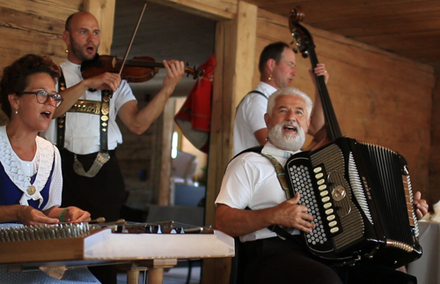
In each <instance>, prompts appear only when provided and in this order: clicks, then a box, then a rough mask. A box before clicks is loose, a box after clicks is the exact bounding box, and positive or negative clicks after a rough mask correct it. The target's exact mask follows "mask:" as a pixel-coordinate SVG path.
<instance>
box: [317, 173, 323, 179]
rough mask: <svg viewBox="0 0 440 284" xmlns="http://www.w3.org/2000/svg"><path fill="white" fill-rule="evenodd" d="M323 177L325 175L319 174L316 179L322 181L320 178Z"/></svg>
mask: <svg viewBox="0 0 440 284" xmlns="http://www.w3.org/2000/svg"><path fill="white" fill-rule="evenodd" d="M323 176H324V174H323V173H319V174H316V175H315V177H316V179H320V178H322V177H323Z"/></svg>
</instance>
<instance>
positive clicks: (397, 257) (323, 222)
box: [284, 7, 422, 267]
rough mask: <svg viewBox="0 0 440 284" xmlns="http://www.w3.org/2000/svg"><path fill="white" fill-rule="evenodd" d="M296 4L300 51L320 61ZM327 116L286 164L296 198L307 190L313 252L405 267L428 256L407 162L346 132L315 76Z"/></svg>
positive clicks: (293, 24)
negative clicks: (313, 141) (307, 147)
mask: <svg viewBox="0 0 440 284" xmlns="http://www.w3.org/2000/svg"><path fill="white" fill-rule="evenodd" d="M303 19H304V14H303V13H302V10H301V8H300V7H295V8H293V9H292V12H291V15H290V17H289V27H290V30H291V32H292V36H293V39H294V42H296V48H295V50H297V51H299V52H301V54H302V56H303V57H305V58H307V57H308V58H310V61H311V64H312V67H315V66H316V65H317V64H318V58H317V56H316V53H315V44H314V42H313V38H312V35H311V34H310V32H309V31H308V30H307V29H306V28H305V27H304V26H302V25H301V24H300V23H299V22H300V21H302V20H303ZM316 82H317V85H318V91H319V96H320V98H321V102H322V108H323V111H324V117H325V128H324V133H321V138H323V139H321V140H320V141H317V142H318V144H320V145H319V146H318V147H315V148H314V149H313V150H311V151H304V152H301V153H299V154H296V155H293V156H292V157H291V158H289V160H288V161H287V163H286V165H285V168H284V170H285V172H286V175H287V179H288V180H287V183H288V184H289V186H288V190H289V191H290V196H295V193H296V192H299V193H300V195H301V200H300V204H302V205H305V206H307V208H308V210H309V213H310V214H312V215H313V216H314V217H315V219H314V221H313V222H314V223H315V225H316V227H315V228H314V229H313V231H312V232H311V233H304V232H302V236H303V238H304V241H305V243H306V245H307V248H308V249H309V250H310V251H311V252H312V253H314V254H315V255H317V256H319V257H321V258H325V259H331V260H338V261H341V262H343V263H350V264H352V263H354V262H358V261H371V262H375V263H380V264H382V265H385V266H389V267H400V266H402V265H405V264H407V263H409V262H411V261H413V260H416V259H418V258H419V257H421V255H422V248H421V246H420V244H419V229H418V224H417V218H416V214H415V211H414V208H413V194H412V189H411V181H410V176H409V170H408V164H407V162H406V160H405V158H404V157H403V156H401V155H400V154H399V153H396V152H394V151H392V150H390V149H387V148H385V147H382V146H379V145H373V144H369V143H363V142H358V141H356V140H355V139H353V138H348V137H343V136H342V134H341V130H340V128H339V124H338V121H337V119H336V115H335V112H334V110H333V106H332V103H331V100H330V96H329V93H328V91H327V87H326V85H325V82H324V77H323V76H318V77H317V78H316Z"/></svg>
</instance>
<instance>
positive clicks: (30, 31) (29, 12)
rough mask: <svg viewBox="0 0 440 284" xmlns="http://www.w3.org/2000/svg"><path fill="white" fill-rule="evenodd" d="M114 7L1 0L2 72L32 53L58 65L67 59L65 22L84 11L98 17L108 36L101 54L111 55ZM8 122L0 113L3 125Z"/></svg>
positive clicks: (95, 0) (110, 1)
mask: <svg viewBox="0 0 440 284" xmlns="http://www.w3.org/2000/svg"><path fill="white" fill-rule="evenodd" d="M114 4H115V0H70V1H61V0H58V1H43V0H36V1H26V0H14V1H8V0H0V39H1V41H0V54H2V59H1V60H0V70H3V68H4V67H5V66H8V65H10V64H11V63H12V62H14V61H15V60H16V59H18V58H19V57H21V56H23V55H25V54H28V53H35V54H40V55H48V56H50V57H51V58H52V59H53V60H54V61H55V63H57V64H59V63H61V62H63V61H64V60H66V53H65V50H66V46H65V43H64V42H63V40H62V33H63V31H64V23H65V21H66V19H67V17H68V16H69V15H71V14H72V13H75V12H78V11H82V10H85V11H89V12H91V13H92V14H94V15H95V16H96V17H97V19H98V21H99V23H100V26H101V30H102V31H103V34H105V36H104V37H103V38H102V40H101V47H100V49H99V52H100V53H101V54H110V47H111V42H112V37H113V15H114ZM5 122H6V117H5V115H4V114H3V113H2V112H1V111H0V125H3V124H5Z"/></svg>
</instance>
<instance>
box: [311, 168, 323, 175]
mask: <svg viewBox="0 0 440 284" xmlns="http://www.w3.org/2000/svg"><path fill="white" fill-rule="evenodd" d="M313 172H314V173H315V174H316V173H319V172H322V168H321V167H316V168H314V169H313Z"/></svg>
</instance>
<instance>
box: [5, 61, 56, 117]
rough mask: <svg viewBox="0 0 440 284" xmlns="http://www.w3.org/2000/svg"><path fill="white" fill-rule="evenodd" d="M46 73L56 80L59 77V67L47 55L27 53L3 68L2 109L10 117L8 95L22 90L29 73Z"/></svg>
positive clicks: (26, 82) (26, 84)
mask: <svg viewBox="0 0 440 284" xmlns="http://www.w3.org/2000/svg"><path fill="white" fill-rule="evenodd" d="M35 73H47V74H48V75H49V76H51V77H52V79H53V80H54V81H55V82H56V81H57V80H58V78H59V77H60V68H59V67H58V66H57V65H56V64H55V63H54V62H53V61H52V59H50V58H49V57H48V56H39V55H35V54H27V55H25V56H23V57H21V58H20V59H18V60H16V61H15V62H14V63H12V64H11V65H10V66H8V67H5V69H3V76H2V79H1V82H0V103H1V105H2V110H3V111H4V113H5V114H6V115H7V116H8V118H11V104H10V103H9V99H8V95H9V94H16V95H17V96H19V95H18V93H20V92H22V91H23V90H24V89H26V87H27V86H28V85H29V82H28V81H27V79H28V77H29V75H32V74H35Z"/></svg>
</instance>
